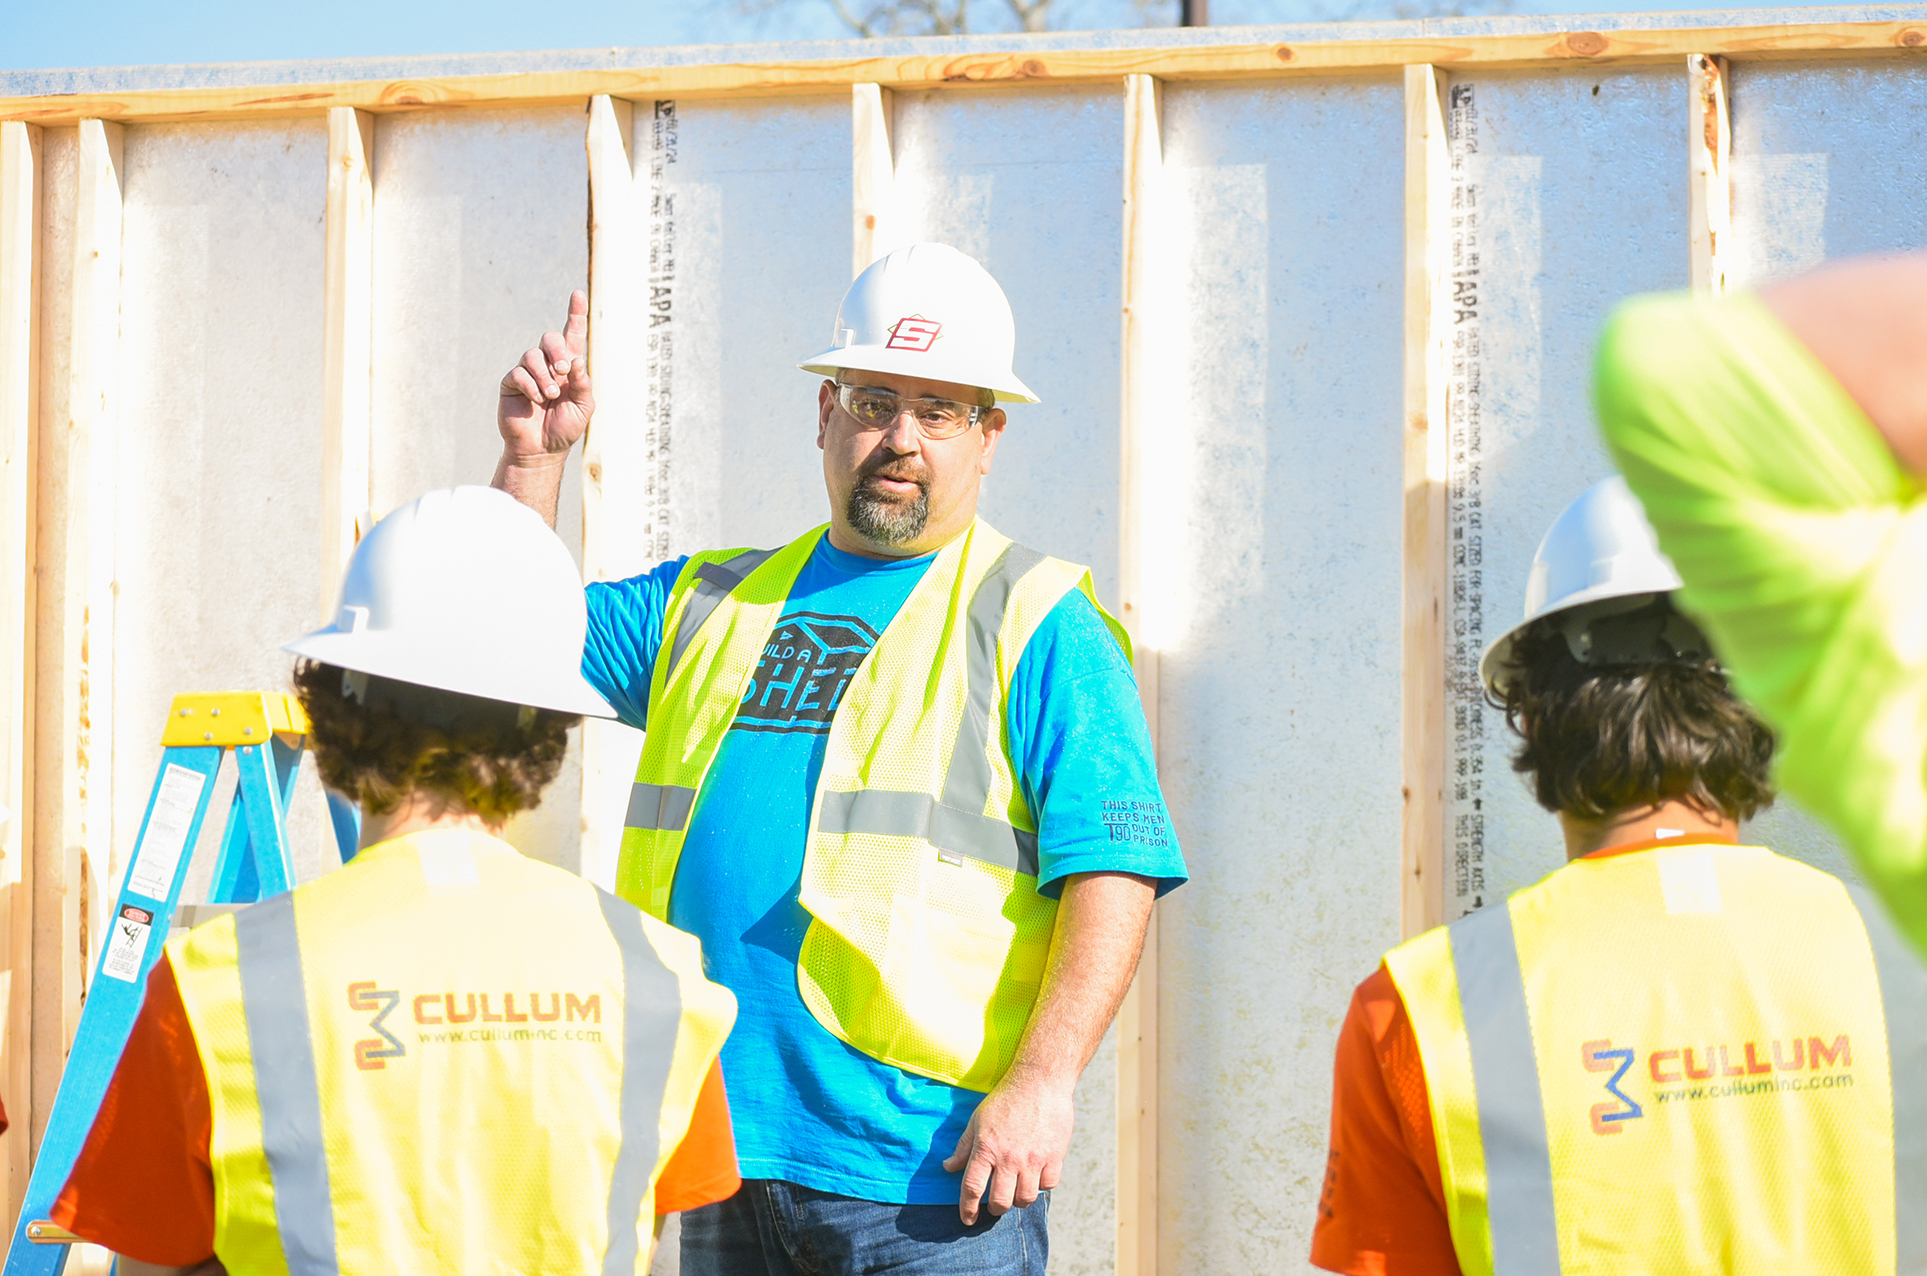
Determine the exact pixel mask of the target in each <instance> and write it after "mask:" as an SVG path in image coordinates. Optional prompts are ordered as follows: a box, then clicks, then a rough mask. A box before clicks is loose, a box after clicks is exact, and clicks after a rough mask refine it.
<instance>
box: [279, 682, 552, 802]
mask: <svg viewBox="0 0 1927 1276" xmlns="http://www.w3.org/2000/svg"><path fill="white" fill-rule="evenodd" d="M347 685H348V684H347V682H346V680H344V677H343V673H342V670H341V669H340V668H339V667H337V666H335V665H328V664H321V663H319V662H317V661H313V660H302V661H298V662H296V664H295V669H294V689H295V693H296V694H297V695H299V696H300V697H301V707H302V708H303V709H305V710H307V713H308V747H309V748H310V749H311V750H312V751H313V753H314V758H315V765H316V767H317V768H318V769H319V770H320V772H321V778H322V781H323V782H324V783H326V784H327V786H328V787H329V788H331V789H333V790H335V791H336V792H337V793H341V794H343V795H345V796H346V797H348V798H350V799H351V800H353V801H354V802H355V803H357V804H358V805H359V806H360V807H361V809H362V810H363V811H366V812H368V813H369V814H373V815H383V814H386V813H387V812H389V811H392V810H394V809H395V808H396V807H398V806H400V805H401V803H402V801H403V800H404V799H405V798H407V797H408V796H409V795H411V794H415V793H425V794H429V795H431V796H433V797H435V798H439V799H440V800H441V801H443V802H445V803H447V804H448V805H449V806H450V807H455V808H460V809H466V810H469V811H473V812H474V813H475V814H477V815H479V816H481V817H482V818H483V819H484V820H487V821H488V822H489V823H490V824H498V823H500V822H502V821H503V820H506V819H507V818H508V817H509V816H511V815H513V814H515V813H516V812H517V811H527V810H531V809H533V808H534V807H536V806H538V805H540V804H541V801H542V790H543V789H545V788H547V787H548V786H549V785H550V783H552V782H553V781H554V780H555V777H556V774H557V773H558V772H560V771H561V769H562V758H563V755H564V754H565V753H566V752H567V751H568V747H569V738H568V733H569V728H570V727H573V726H574V725H575V724H576V723H578V722H580V721H581V720H582V719H581V718H580V717H578V716H576V715H575V714H570V713H556V712H554V711H552V710H548V709H535V710H528V711H523V710H521V709H520V708H519V707H518V706H516V705H512V704H505V703H503V702H502V701H499V700H486V699H483V698H481V697H479V696H465V695H461V694H459V693H457V692H452V691H435V690H432V689H430V688H426V687H417V686H414V685H413V684H410V683H399V682H393V681H391V680H389V679H385V678H376V677H369V678H367V680H366V682H365V683H363V684H361V685H362V686H363V687H364V691H363V693H362V696H361V698H360V699H357V698H355V697H354V696H351V695H349V694H347V693H346V687H347ZM438 723H439V724H441V725H436V724H438Z"/></svg>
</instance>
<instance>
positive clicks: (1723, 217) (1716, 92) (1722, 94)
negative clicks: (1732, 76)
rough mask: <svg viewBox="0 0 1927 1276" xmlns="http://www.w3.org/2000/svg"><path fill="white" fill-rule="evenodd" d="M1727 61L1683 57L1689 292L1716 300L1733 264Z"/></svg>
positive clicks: (1730, 140) (1730, 134)
mask: <svg viewBox="0 0 1927 1276" xmlns="http://www.w3.org/2000/svg"><path fill="white" fill-rule="evenodd" d="M1726 70H1727V68H1726V59H1725V58H1721V57H1709V56H1707V55H1706V54H1703V53H1695V54H1692V55H1690V56H1689V57H1688V58H1687V59H1686V74H1687V77H1688V78H1689V79H1690V80H1691V91H1690V92H1688V94H1687V96H1686V100H1687V104H1688V120H1687V127H1686V146H1687V155H1688V163H1689V164H1690V166H1691V171H1690V173H1689V176H1688V180H1687V188H1686V189H1687V192H1688V202H1689V203H1690V205H1691V216H1692V254H1693V255H1692V265H1691V270H1692V275H1691V278H1692V285H1693V291H1694V292H1696V293H1700V294H1701V295H1704V296H1712V297H1718V296H1721V295H1723V294H1724V293H1725V292H1726V263H1727V262H1728V261H1730V260H1732V248H1731V244H1732V241H1731V238H1730V237H1729V235H1728V233H1727V232H1728V230H1729V229H1730V228H1731V226H1732V224H1733V178H1732V173H1731V170H1730V168H1729V167H1728V162H1729V161H1730V160H1731V159H1732V157H1733V125H1732V120H1731V118H1730V117H1729V115H1728V113H1727V81H1726Z"/></svg>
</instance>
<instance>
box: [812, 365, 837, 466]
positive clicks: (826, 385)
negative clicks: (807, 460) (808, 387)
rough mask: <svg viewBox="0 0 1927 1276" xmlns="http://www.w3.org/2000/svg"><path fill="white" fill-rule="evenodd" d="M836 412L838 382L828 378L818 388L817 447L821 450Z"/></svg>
mask: <svg viewBox="0 0 1927 1276" xmlns="http://www.w3.org/2000/svg"><path fill="white" fill-rule="evenodd" d="M834 411H836V382H834V381H832V380H830V379H829V378H828V377H825V378H824V379H823V384H822V385H820V386H818V387H817V388H816V446H817V448H818V449H819V450H820V449H821V448H822V446H823V442H824V440H825V439H826V438H828V437H829V433H830V413H832V412H834Z"/></svg>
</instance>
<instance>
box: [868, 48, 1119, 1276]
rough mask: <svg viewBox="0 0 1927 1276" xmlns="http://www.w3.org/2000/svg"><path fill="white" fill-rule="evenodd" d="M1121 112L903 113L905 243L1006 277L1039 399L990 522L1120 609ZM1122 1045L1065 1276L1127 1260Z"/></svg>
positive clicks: (1075, 1157) (899, 119)
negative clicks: (1118, 1136)
mask: <svg viewBox="0 0 1927 1276" xmlns="http://www.w3.org/2000/svg"><path fill="white" fill-rule="evenodd" d="M1122 99H1123V94H1122V93H1121V92H1120V88H1119V86H1118V85H1115V84H1111V85H1095V86H1089V87H1073V88H1050V89H1045V90H1042V91H1037V92H1031V93H1024V94H1003V93H999V94H976V95H964V96H957V95H948V94H941V93H930V92H919V93H899V94H897V100H896V176H897V209H898V215H899V217H900V218H901V226H902V236H903V239H904V241H905V242H915V241H918V240H926V239H930V240H937V241H939V242H942V243H947V244H950V245H952V246H953V247H956V248H959V249H961V250H963V251H964V252H967V253H969V254H970V255H971V256H973V257H975V258H977V260H979V261H981V262H982V263H983V264H984V266H985V267H986V268H987V269H988V270H989V271H990V273H991V274H992V275H993V276H995V277H996V278H997V280H998V281H999V282H1000V283H1001V284H1002V285H1003V288H1004V291H1005V292H1006V294H1008V296H1009V298H1010V303H1011V309H1012V311H1013V312H1014V314H1015V316H1016V321H1017V363H1016V373H1017V375H1018V377H1019V378H1020V379H1022V380H1023V381H1024V383H1025V384H1027V385H1028V386H1030V388H1031V389H1032V390H1033V391H1035V392H1036V393H1037V395H1038V396H1039V397H1040V398H1041V399H1042V402H1041V403H1036V404H1025V403H1009V404H1005V405H1003V406H1004V408H1005V410H1006V412H1007V414H1008V420H1009V426H1008V428H1007V429H1006V430H1005V431H1004V436H1003V439H1002V441H1001V442H1000V443H999V445H998V451H997V457H996V465H995V468H994V469H993V470H992V472H991V474H990V475H989V477H988V478H986V479H985V480H984V488H983V498H982V504H981V511H982V513H983V516H984V517H985V518H986V519H987V520H989V521H990V523H992V524H993V525H994V526H996V527H997V528H998V530H1000V531H1002V532H1004V533H1005V534H1006V535H1008V536H1012V537H1015V538H1016V539H1017V540H1018V541H1020V542H1022V543H1024V544H1027V545H1032V546H1035V547H1037V548H1039V549H1042V550H1044V551H1046V552H1047V553H1050V554H1054V555H1056V556H1058V557H1061V558H1066V559H1069V560H1071V561H1073V562H1082V563H1087V564H1089V565H1090V566H1091V569H1092V577H1093V579H1094V581H1095V582H1096V586H1097V592H1098V596H1099V597H1100V598H1102V599H1103V600H1105V602H1106V604H1107V605H1109V606H1111V607H1116V606H1117V598H1118V570H1117V564H1118V545H1119V538H1120V534H1121V533H1120V527H1119V523H1118V495H1119V486H1118V484H1119V469H1118V466H1119V456H1118V432H1117V413H1118V394H1119V386H1120V378H1121V369H1120V362H1119V341H1120V331H1119V322H1118V315H1119V313H1120V310H1121V307H1122V295H1121V292H1120V285H1119V270H1118V251H1119V245H1120V244H1122V243H1123V241H1124V226H1123V209H1122V204H1121V201H1120V199H1119V192H1120V191H1121V190H1122V188H1123V176H1124V175H1123V164H1124V115H1123V110H1122V106H1123V100H1122ZM1114 1036H1115V1034H1114V1033H1113V1034H1107V1036H1106V1037H1105V1040H1104V1043H1103V1044H1102V1045H1101V1046H1100V1047H1099V1050H1098V1053H1097V1056H1096V1057H1095V1058H1094V1059H1093V1060H1092V1062H1091V1064H1090V1066H1089V1067H1088V1068H1086V1069H1085V1072H1084V1076H1083V1079H1082V1081H1080V1083H1079V1085H1078V1091H1077V1132H1076V1134H1075V1136H1074V1142H1073V1144H1072V1147H1071V1151H1070V1155H1069V1157H1068V1159H1067V1161H1066V1163H1065V1172H1064V1180H1063V1186H1062V1187H1061V1188H1060V1189H1059V1190H1058V1191H1057V1193H1056V1195H1055V1197H1054V1204H1053V1221H1054V1224H1055V1228H1054V1235H1053V1238H1052V1243H1051V1250H1052V1253H1051V1262H1052V1267H1053V1270H1055V1269H1056V1268H1057V1267H1058V1265H1059V1264H1062V1269H1063V1270H1064V1271H1065V1272H1067V1273H1083V1272H1097V1271H1106V1272H1108V1271H1110V1270H1111V1269H1112V1266H1113V1264H1114V1261H1115V1258H1114V1255H1115V1249H1116V1235H1115V1222H1114V1208H1115V1205H1114V1197H1115V1189H1114V1168H1113V1166H1114V1161H1115V1157H1114V1147H1115V1130H1116V1103H1117V1099H1116V1094H1117V1090H1116V1066H1117V1064H1116V1053H1115V1044H1114Z"/></svg>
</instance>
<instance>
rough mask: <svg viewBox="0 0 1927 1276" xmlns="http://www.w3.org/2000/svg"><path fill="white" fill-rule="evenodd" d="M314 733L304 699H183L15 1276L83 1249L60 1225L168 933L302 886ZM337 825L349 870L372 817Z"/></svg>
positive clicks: (347, 809)
mask: <svg viewBox="0 0 1927 1276" xmlns="http://www.w3.org/2000/svg"><path fill="white" fill-rule="evenodd" d="M307 732H308V720H307V717H306V715H304V714H303V713H302V711H301V705H300V703H299V702H298V701H297V700H296V699H295V698H294V697H293V696H291V695H286V694H284V693H281V692H275V691H265V692H264V691H222V692H203V693H195V694H190V695H182V696H176V697H175V698H174V704H173V707H172V708H170V709H169V710H168V715H167V729H166V730H165V731H164V732H162V733H161V767H160V774H159V775H158V776H157V777H156V778H155V780H154V792H153V795H152V796H151V797H149V798H148V800H147V814H146V815H145V816H143V817H142V819H141V829H140V837H139V838H138V839H136V841H135V843H134V854H133V857H132V859H131V860H130V861H129V863H128V868H127V874H126V877H125V879H124V880H123V881H122V883H121V889H120V896H119V898H117V899H116V900H115V901H114V914H113V917H112V918H111V920H110V923H109V925H108V929H107V938H106V942H105V943H103V944H102V945H101V950H100V961H99V964H98V965H96V966H95V968H94V977H93V981H92V982H91V983H89V984H88V985H87V1004H86V1006H85V1007H84V1008H83V1009H82V1011H81V1014H80V1025H79V1027H78V1029H77V1030H76V1031H75V1034H74V1044H73V1048H72V1049H71V1050H70V1051H69V1052H68V1054H67V1066H66V1070H65V1071H64V1072H63V1073H62V1074H61V1077H60V1090H59V1093H58V1094H56V1095H55V1097H54V1106H53V1112H52V1114H51V1115H50V1116H49V1117H48V1119H47V1129H46V1133H45V1135H44V1136H43V1137H42V1139H41V1142H40V1153H39V1155H38V1156H37V1157H36V1158H35V1160H34V1165H33V1174H32V1176H31V1177H30V1178H29V1179H28V1181H27V1196H26V1202H25V1204H24V1205H23V1206H22V1208H21V1211H20V1217H19V1219H18V1220H16V1222H15V1224H14V1229H13V1243H12V1245H10V1246H9V1247H8V1249H7V1266H6V1269H5V1276H58V1274H59V1273H60V1272H61V1271H62V1270H63V1269H64V1268H65V1267H66V1265H67V1255H68V1252H69V1248H68V1247H69V1246H71V1245H73V1244H75V1243H76V1242H78V1241H79V1240H80V1238H79V1237H78V1236H75V1235H73V1234H72V1233H70V1232H67V1231H64V1230H63V1229H61V1228H59V1227H56V1226H54V1224H53V1223H52V1222H51V1221H50V1219H49V1215H50V1214H51V1212H52V1210H53V1204H54V1200H55V1199H56V1198H57V1197H58V1196H59V1195H60V1189H61V1188H63V1187H65V1186H66V1183H67V1176H68V1175H69V1174H71V1173H72V1172H73V1168H74V1162H75V1161H76V1160H77V1159H79V1156H80V1149H81V1146H82V1145H83V1144H84V1143H85V1142H86V1141H87V1132H88V1131H89V1130H91V1129H92V1128H93V1125H94V1117H95V1115H96V1114H97V1113H99V1111H100V1103H101V1100H102V1099H103V1098H104V1097H106V1094H107V1083H108V1082H109V1081H110V1080H111V1079H112V1077H113V1075H114V1068H115V1066H116V1065H118V1064H119V1062H120V1055H121V1051H122V1050H123V1049H125V1048H126V1046H127V1037H128V1034H129V1033H130V1032H132V1031H133V1027H134V1019H135V1016H136V1015H138V1014H139V1012H140V1007H141V999H142V998H143V997H144V996H145V995H146V992H147V972H148V971H149V970H151V969H153V967H154V963H155V962H156V961H158V960H159V959H160V955H161V948H162V946H163V945H164V944H165V943H166V942H167V936H168V932H169V929H170V928H171V927H172V926H173V925H174V924H176V913H177V912H178V913H179V914H181V917H180V920H179V924H181V925H197V924H199V923H200V922H203V921H208V920H210V919H211V918H213V917H215V916H217V915H219V914H221V913H224V912H233V911H235V910H236V909H238V908H242V907H245V906H246V905H248V904H251V903H253V902H254V901H256V900H259V899H264V898H266V897H268V896H270V895H277V894H279V893H280V892H282V891H285V890H288V889H289V888H291V887H292V886H293V885H294V861H293V857H292V855H291V854H290V853H289V849H288V827H287V825H288V818H287V817H288V800H289V798H290V797H291V796H292V795H293V793H294V782H295V777H296V776H297V775H298V774H299V773H300V770H301V755H302V752H303V750H304V749H305V747H306V745H307ZM230 752H232V753H233V754H234V760H235V763H236V764H237V767H238V769H239V772H240V781H239V783H238V784H237V785H236V786H235V789H234V799H233V802H232V803H231V804H230V806H229V807H228V813H227V830H226V832H225V833H223V834H222V836H221V853H220V857H219V859H217V860H216V861H215V865H214V880H213V882H212V883H211V884H210V886H209V888H208V898H207V903H206V904H203V905H198V906H197V905H193V904H187V905H180V904H179V900H180V895H181V883H182V882H183V881H185V880H186V878H187V870H188V865H189V862H190V861H191V860H192V859H193V858H194V847H195V845H196V844H197V843H198V842H199V841H200V836H201V824H202V821H203V820H205V819H206V817H207V809H208V805H209V803H210V801H211V800H212V799H213V796H214V787H215V778H216V777H217V776H218V775H219V773H220V770H221V762H222V759H223V758H224V757H226V755H227V754H228V753H230ZM328 812H329V816H330V818H331V820H332V822H333V824H334V832H335V841H336V843H337V845H338V846H339V848H340V851H341V859H342V862H343V863H346V862H347V861H348V860H350V859H352V858H354V854H355V847H356V845H357V843H358V842H359V841H360V836H361V816H360V813H359V812H358V811H357V810H356V809H355V808H354V807H353V806H352V805H350V804H349V803H348V802H346V801H344V800H343V799H342V798H341V797H339V796H338V795H336V794H334V793H330V794H329V795H328Z"/></svg>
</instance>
